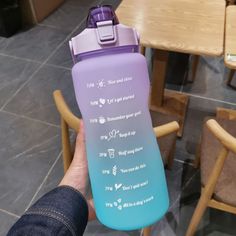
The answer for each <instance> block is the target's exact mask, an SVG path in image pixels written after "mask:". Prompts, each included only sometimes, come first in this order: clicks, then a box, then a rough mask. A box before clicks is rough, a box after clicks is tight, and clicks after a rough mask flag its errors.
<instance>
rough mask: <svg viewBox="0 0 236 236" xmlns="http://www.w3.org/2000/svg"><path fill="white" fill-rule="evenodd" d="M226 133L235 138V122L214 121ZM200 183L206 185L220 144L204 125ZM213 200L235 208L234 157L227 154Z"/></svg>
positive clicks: (235, 173) (235, 162) (235, 176)
mask: <svg viewBox="0 0 236 236" xmlns="http://www.w3.org/2000/svg"><path fill="white" fill-rule="evenodd" d="M215 120H216V121H217V122H218V123H219V124H220V125H221V126H222V128H224V129H225V130H226V131H227V132H228V133H230V134H231V135H232V136H234V137H236V122H235V121H232V120H225V119H217V118H216V119H215ZM201 145H202V146H201V183H202V185H203V186H205V185H206V183H207V180H208V178H209V175H210V174H211V171H212V169H213V167H214V165H215V163H216V160H217V154H218V153H219V152H220V149H221V144H220V142H219V141H218V140H217V139H216V138H214V135H213V134H212V132H211V131H210V130H209V129H208V128H207V127H206V125H204V128H203V135H202V143H201ZM213 198H214V199H215V200H218V201H220V202H223V203H226V204H229V205H231V206H236V155H235V154H233V153H232V152H230V153H229V155H228V156H227V159H226V161H225V163H224V167H223V170H222V172H221V175H220V177H219V178H218V180H217V184H216V186H215V190H214V194H213Z"/></svg>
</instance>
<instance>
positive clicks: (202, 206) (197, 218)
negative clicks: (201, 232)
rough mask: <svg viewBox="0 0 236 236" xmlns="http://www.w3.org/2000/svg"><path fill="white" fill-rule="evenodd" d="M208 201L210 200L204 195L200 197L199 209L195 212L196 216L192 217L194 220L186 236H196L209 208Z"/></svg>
mask: <svg viewBox="0 0 236 236" xmlns="http://www.w3.org/2000/svg"><path fill="white" fill-rule="evenodd" d="M208 201H209V200H208V198H207V197H205V196H204V195H203V194H202V195H201V197H200V200H199V201H198V204H197V207H196V209H195V211H194V214H193V216H192V219H191V221H190V224H189V226H188V230H187V233H186V235H185V236H193V235H194V234H195V231H196V229H197V227H198V225H199V223H200V220H201V218H202V216H203V214H204V212H205V210H206V208H207V205H208Z"/></svg>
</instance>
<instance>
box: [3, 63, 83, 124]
mask: <svg viewBox="0 0 236 236" xmlns="http://www.w3.org/2000/svg"><path fill="white" fill-rule="evenodd" d="M57 89H60V90H61V91H62V93H63V95H64V97H65V100H66V102H67V103H68V104H69V107H70V108H71V109H72V111H73V112H74V113H75V114H76V115H78V116H79V111H78V106H77V104H76V100H75V95H74V89H73V84H72V77H71V72H70V70H66V69H61V68H55V67H51V66H44V67H43V68H42V69H41V70H40V71H39V72H38V73H37V74H36V75H35V76H34V78H33V79H32V80H31V81H30V82H29V83H27V84H26V85H25V87H24V88H22V90H21V91H20V92H19V93H18V94H17V95H16V96H15V97H14V98H13V99H12V101H11V102H10V103H9V104H8V105H7V106H6V107H5V108H4V110H6V111H10V112H13V113H16V114H20V115H24V116H27V117H31V118H35V119H38V120H42V121H46V122H49V123H52V124H58V125H59V124H60V119H59V114H58V112H57V110H56V107H55V103H54V100H53V91H54V90H57Z"/></svg>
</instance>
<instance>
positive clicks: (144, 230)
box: [143, 226, 152, 236]
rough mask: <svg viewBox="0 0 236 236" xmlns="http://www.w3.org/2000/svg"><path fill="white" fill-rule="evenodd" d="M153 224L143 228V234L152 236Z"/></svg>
mask: <svg viewBox="0 0 236 236" xmlns="http://www.w3.org/2000/svg"><path fill="white" fill-rule="evenodd" d="M151 229H152V228H151V226H149V227H147V228H144V229H143V236H151Z"/></svg>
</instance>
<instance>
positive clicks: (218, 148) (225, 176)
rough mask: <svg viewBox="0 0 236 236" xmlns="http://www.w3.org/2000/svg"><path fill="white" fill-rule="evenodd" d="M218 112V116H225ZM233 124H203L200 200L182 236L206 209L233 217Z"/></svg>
mask: <svg viewBox="0 0 236 236" xmlns="http://www.w3.org/2000/svg"><path fill="white" fill-rule="evenodd" d="M226 113H227V109H219V110H218V115H224V116H225V117H227V115H226ZM234 136H236V121H235V120H228V119H220V118H216V120H214V119H210V120H208V121H207V122H206V124H205V126H204V129H203V135H202V143H201V163H200V165H201V184H202V191H201V197H200V199H199V202H198V204H197V207H196V209H195V211H194V214H193V216H192V219H191V222H190V224H189V227H188V230H187V233H186V236H193V235H194V234H195V231H196V229H197V226H198V224H199V222H200V220H201V218H202V216H203V214H204V212H205V210H206V208H207V207H212V208H216V209H219V210H222V211H227V212H230V213H233V214H236V138H235V137H234Z"/></svg>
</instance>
